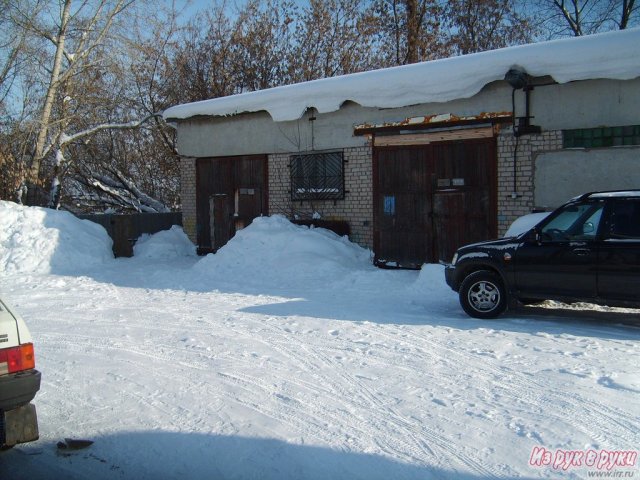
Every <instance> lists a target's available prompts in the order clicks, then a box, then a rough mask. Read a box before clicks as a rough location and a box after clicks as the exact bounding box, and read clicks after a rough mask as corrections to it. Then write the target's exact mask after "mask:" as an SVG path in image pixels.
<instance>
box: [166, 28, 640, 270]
mask: <svg viewBox="0 0 640 480" xmlns="http://www.w3.org/2000/svg"><path fill="white" fill-rule="evenodd" d="M639 44H640V30H637V29H636V30H627V31H619V32H612V33H607V34H601V35H594V36H589V37H581V38H572V39H564V40H558V41H554V42H545V43H539V44H531V45H525V46H519V47H511V48H506V49H501V50H495V51H491V52H483V53H479V54H473V55H466V56H461V57H455V58H450V59H444V60H437V61H431V62H424V63H420V64H414V65H408V66H404V67H397V68H392V69H383V70H377V71H372V72H364V73H360V74H354V75H346V76H343V77H334V78H330V79H323V80H317V81H313V82H306V83H301V84H297V85H291V86H286V87H278V88H273V89H269V90H264V91H261V92H250V93H245V94H240V95H235V96H231V97H225V98H218V99H213V100H207V101H203V102H197V103H194V104H185V105H179V106H176V107H172V108H170V109H168V110H167V111H166V112H165V114H164V116H165V119H167V120H168V121H169V122H171V123H172V124H173V125H174V126H175V127H176V129H177V138H178V151H179V152H180V154H181V155H182V204H183V224H184V227H185V230H186V232H187V234H188V235H189V236H190V238H191V239H192V240H193V241H194V242H195V243H197V244H198V245H199V247H200V248H201V250H202V251H215V250H216V249H217V248H219V247H220V246H222V245H223V244H224V243H226V241H228V239H229V238H230V237H231V236H232V235H233V234H234V232H235V231H236V230H237V229H238V228H242V227H243V226H246V225H247V224H248V223H249V222H250V221H251V219H252V218H255V216H257V215H261V214H263V215H264V214H276V213H278V214H283V215H286V216H287V217H289V218H292V219H294V218H295V219H303V220H304V219H311V218H321V219H322V220H325V221H340V222H343V223H345V222H346V224H348V226H349V230H350V238H351V239H352V240H353V241H355V242H357V243H359V244H361V245H363V246H366V247H370V248H372V249H373V250H374V254H375V258H376V261H377V262H378V263H379V264H386V265H391V266H396V265H398V266H416V265H420V264H421V263H424V262H425V261H431V262H433V261H438V260H448V259H449V257H450V254H451V253H452V252H453V250H454V249H455V248H456V247H457V246H459V245H460V244H463V243H469V242H472V241H477V240H483V239H487V238H491V237H495V236H497V235H501V234H503V233H504V231H505V230H506V228H507V227H508V225H509V224H510V223H511V222H512V221H513V220H514V219H515V218H517V217H518V216H520V215H523V214H526V213H530V212H531V211H533V210H535V209H549V208H552V207H556V206H558V205H559V204H560V203H562V202H563V201H565V200H567V199H568V198H570V197H572V196H574V195H577V194H579V193H583V192H584V191H588V190H602V189H623V188H631V187H633V188H638V186H639V185H640V168H638V167H639V163H640V155H639V153H640V113H639V112H640V50H639V49H638V48H637V45H639Z"/></svg>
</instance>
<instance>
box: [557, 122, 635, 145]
mask: <svg viewBox="0 0 640 480" xmlns="http://www.w3.org/2000/svg"><path fill="white" fill-rule="evenodd" d="M624 145H640V125H627V126H624V127H602V128H579V129H575V130H563V132H562V146H563V147H564V148H598V147H618V146H624Z"/></svg>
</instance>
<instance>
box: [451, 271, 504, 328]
mask: <svg viewBox="0 0 640 480" xmlns="http://www.w3.org/2000/svg"><path fill="white" fill-rule="evenodd" d="M459 294H460V305H462V308H463V309H464V311H465V312H466V313H467V315H469V316H471V317H475V318H483V319H486V318H495V317H497V316H498V315H500V314H501V313H502V312H504V311H505V309H506V308H507V294H506V291H505V288H504V285H503V284H502V280H501V279H500V277H499V276H498V275H497V274H495V273H493V272H490V271H487V270H480V271H478V272H473V273H472V274H470V275H468V276H467V277H466V278H465V279H464V281H463V282H462V285H460V292H459Z"/></svg>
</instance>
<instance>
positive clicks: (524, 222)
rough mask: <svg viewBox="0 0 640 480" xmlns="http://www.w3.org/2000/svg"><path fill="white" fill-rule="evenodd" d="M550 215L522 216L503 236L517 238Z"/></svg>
mask: <svg viewBox="0 0 640 480" xmlns="http://www.w3.org/2000/svg"><path fill="white" fill-rule="evenodd" d="M550 213H551V212H537V213H530V214H529V215H523V216H522V217H520V218H516V219H515V220H514V221H513V223H512V224H511V226H510V227H509V229H508V230H507V231H506V233H505V234H504V236H505V238H507V237H517V236H518V235H520V234H521V233H525V232H527V231H529V230H531V229H532V228H533V227H535V226H536V225H537V224H538V223H540V222H541V221H542V220H544V219H545V218H547V217H548V216H549V214H550Z"/></svg>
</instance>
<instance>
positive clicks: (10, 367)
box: [0, 343, 36, 375]
mask: <svg viewBox="0 0 640 480" xmlns="http://www.w3.org/2000/svg"><path fill="white" fill-rule="evenodd" d="M35 367H36V357H35V355H34V353H33V343H25V344H24V345H20V346H19V347H14V348H6V349H4V350H0V375H1V374H6V373H15V372H20V371H22V370H31V369H32V368H35Z"/></svg>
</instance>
